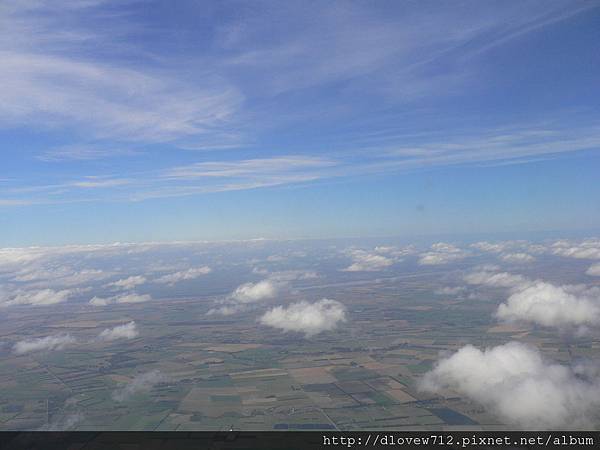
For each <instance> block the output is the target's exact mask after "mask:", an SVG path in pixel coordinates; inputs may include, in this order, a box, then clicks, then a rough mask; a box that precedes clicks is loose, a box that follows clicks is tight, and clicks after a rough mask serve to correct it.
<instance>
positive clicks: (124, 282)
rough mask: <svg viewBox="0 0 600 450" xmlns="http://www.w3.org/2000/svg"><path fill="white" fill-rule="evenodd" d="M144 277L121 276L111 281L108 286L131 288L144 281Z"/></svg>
mask: <svg viewBox="0 0 600 450" xmlns="http://www.w3.org/2000/svg"><path fill="white" fill-rule="evenodd" d="M146 281H147V280H146V277H143V276H141V275H136V276H131V277H128V278H123V279H121V280H117V281H115V282H113V283H110V284H109V286H112V287H116V288H121V289H133V288H134V287H136V286H139V285H141V284H144V283H145V282H146Z"/></svg>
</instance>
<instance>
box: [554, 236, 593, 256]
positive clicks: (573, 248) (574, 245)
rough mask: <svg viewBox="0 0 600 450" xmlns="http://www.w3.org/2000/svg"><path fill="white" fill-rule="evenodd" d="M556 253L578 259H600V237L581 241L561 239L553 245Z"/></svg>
mask: <svg viewBox="0 0 600 450" xmlns="http://www.w3.org/2000/svg"><path fill="white" fill-rule="evenodd" d="M550 248H551V252H552V253H554V254H555V255H559V256H565V257H568V258H577V259H600V239H596V238H593V239H585V240H583V241H579V242H573V241H568V240H559V241H556V242H554V243H553V244H552V245H551V247H550Z"/></svg>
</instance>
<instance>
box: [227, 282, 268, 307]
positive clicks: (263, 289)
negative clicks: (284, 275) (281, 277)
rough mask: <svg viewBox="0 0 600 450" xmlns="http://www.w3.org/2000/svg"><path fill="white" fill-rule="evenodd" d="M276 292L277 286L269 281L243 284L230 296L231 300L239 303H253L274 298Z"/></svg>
mask: <svg viewBox="0 0 600 450" xmlns="http://www.w3.org/2000/svg"><path fill="white" fill-rule="evenodd" d="M277 292H278V287H277V284H276V283H275V282H273V281H271V280H262V281H259V282H257V283H244V284H242V285H240V286H238V287H237V288H236V290H235V291H233V293H232V294H231V299H232V300H234V301H236V302H239V303H254V302H259V301H261V300H267V299H271V298H273V297H275V295H277Z"/></svg>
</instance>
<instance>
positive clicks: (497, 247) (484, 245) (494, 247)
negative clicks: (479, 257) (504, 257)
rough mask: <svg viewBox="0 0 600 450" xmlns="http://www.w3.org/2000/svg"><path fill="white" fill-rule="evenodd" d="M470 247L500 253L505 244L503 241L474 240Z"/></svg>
mask: <svg viewBox="0 0 600 450" xmlns="http://www.w3.org/2000/svg"><path fill="white" fill-rule="evenodd" d="M470 246H471V247H473V248H475V249H477V250H481V251H482V252H490V253H500V252H503V251H504V250H505V249H506V244H504V243H496V242H494V243H492V242H487V241H481V242H475V243H474V244H471V245H470Z"/></svg>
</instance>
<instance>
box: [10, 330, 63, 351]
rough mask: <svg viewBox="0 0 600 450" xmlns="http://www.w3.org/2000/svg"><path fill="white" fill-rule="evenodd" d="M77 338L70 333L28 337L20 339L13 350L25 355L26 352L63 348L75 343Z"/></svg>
mask: <svg viewBox="0 0 600 450" xmlns="http://www.w3.org/2000/svg"><path fill="white" fill-rule="evenodd" d="M74 343H75V338H73V337H72V336H71V335H70V334H57V335H54V336H46V337H43V338H37V339H27V340H23V341H19V342H17V343H16V344H15V346H14V347H13V351H14V352H15V353H16V354H17V355H23V354H25V353H31V352H39V351H42V350H43V351H52V350H62V349H63V348H65V347H67V346H68V345H71V344H74Z"/></svg>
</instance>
